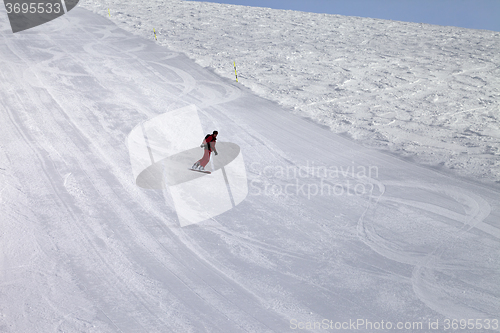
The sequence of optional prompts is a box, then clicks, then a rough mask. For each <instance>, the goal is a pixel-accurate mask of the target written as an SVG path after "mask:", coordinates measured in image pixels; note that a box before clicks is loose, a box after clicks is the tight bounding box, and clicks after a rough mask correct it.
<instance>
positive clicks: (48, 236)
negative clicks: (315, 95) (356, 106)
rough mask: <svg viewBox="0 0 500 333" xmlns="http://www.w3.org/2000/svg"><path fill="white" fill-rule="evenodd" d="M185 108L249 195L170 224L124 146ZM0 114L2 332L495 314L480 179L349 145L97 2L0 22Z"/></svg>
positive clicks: (491, 209) (491, 214)
mask: <svg viewBox="0 0 500 333" xmlns="http://www.w3.org/2000/svg"><path fill="white" fill-rule="evenodd" d="M0 14H2V15H3V14H4V12H1V13H0ZM186 105H195V106H196V107H197V109H198V112H199V114H200V120H201V122H202V125H203V128H204V129H205V130H206V131H209V130H212V129H218V130H219V133H220V137H219V140H221V141H229V142H234V143H236V144H238V145H239V146H240V147H241V152H242V154H243V159H244V161H245V166H246V170H247V176H248V181H249V190H250V192H249V195H248V197H247V199H246V200H245V201H244V202H242V203H241V204H239V205H238V206H237V207H235V208H234V209H232V210H230V211H227V212H226V213H224V214H221V215H219V216H217V217H215V218H212V219H210V220H207V221H205V222H203V223H200V224H196V225H191V226H188V227H184V228H180V227H179V221H178V220H177V215H176V212H175V211H174V209H173V208H172V207H171V205H170V201H169V192H168V189H167V190H165V191H162V190H146V189H141V188H139V187H137V186H136V185H135V179H134V177H133V173H132V167H131V163H130V154H129V153H130V152H129V149H128V148H129V147H127V144H126V142H127V135H128V133H130V132H131V130H132V129H133V128H134V127H135V126H137V125H138V124H141V123H142V122H144V121H146V120H148V119H154V118H155V117H156V116H158V115H162V114H164V113H165V112H169V111H172V110H176V109H178V108H181V107H184V106H186ZM0 122H1V124H2V130H1V131H0V168H1V169H0V230H1V233H0V331H2V332H13V333H14V332H15V333H18V332H26V333H28V332H29V333H31V332H61V331H63V332H205V331H207V332H286V331H293V330H294V328H299V327H310V326H311V325H315V324H314V323H315V322H323V320H326V322H327V323H328V324H329V325H333V326H334V327H335V325H337V323H338V324H340V325H341V326H344V327H346V326H345V323H347V324H349V322H350V321H351V322H355V323H356V324H360V326H357V328H358V331H361V332H371V331H373V328H370V327H369V326H367V325H361V322H360V321H358V320H364V321H370V322H371V323H372V325H373V323H375V325H377V324H378V325H380V324H381V322H382V321H383V322H384V323H386V325H387V322H390V323H391V324H392V325H393V326H392V327H393V328H396V327H397V326H396V325H400V324H398V323H401V325H403V327H404V326H405V325H408V324H409V325H410V326H412V328H409V329H400V330H399V331H404V332H411V331H413V332H421V331H426V330H427V327H428V325H429V322H432V323H435V322H436V321H439V329H438V330H436V331H450V330H446V323H447V322H446V320H451V319H474V323H475V325H477V323H478V322H479V323H480V324H481V325H483V326H484V325H485V323H486V321H487V320H490V322H489V325H490V327H493V325H494V322H492V321H491V320H494V319H498V313H500V301H499V295H500V287H499V285H498V278H499V272H498V267H499V265H500V257H499V251H500V242H499V238H500V231H499V228H500V225H499V221H500V205H499V200H498V198H499V197H500V192H499V191H498V190H496V189H491V188H488V187H486V186H484V185H481V184H478V183H474V182H463V181H461V180H457V179H455V178H454V177H450V176H449V175H446V174H443V173H438V172H434V171H432V170H429V169H427V168H422V167H419V166H418V165H416V164H412V163H408V162H406V161H404V160H401V159H398V158H394V157H391V156H389V155H387V154H384V153H381V152H379V151H377V150H373V149H369V148H367V147H364V146H361V145H358V144H355V143H353V142H352V141H350V140H347V139H345V138H342V137H341V136H337V135H335V134H333V133H332V132H331V130H330V129H329V128H326V127H325V126H319V125H318V124H316V123H314V122H311V121H308V120H306V119H304V118H301V117H299V116H296V115H293V114H291V113H290V112H289V110H284V109H283V108H281V107H280V106H279V105H278V104H277V103H274V102H272V101H269V100H266V99H262V98H259V97H257V96H255V95H254V94H253V93H252V92H251V90H249V89H247V88H245V87H244V86H242V85H241V84H236V83H235V82H234V81H233V80H229V79H224V78H221V77H219V76H218V75H216V74H215V73H214V72H213V71H211V70H208V69H206V68H203V67H201V66H199V65H196V64H195V63H194V62H193V61H191V60H190V59H188V58H187V57H186V56H185V55H183V54H181V53H177V52H175V51H171V50H169V49H167V48H165V47H162V46H159V45H155V42H154V41H148V40H145V39H143V38H140V37H138V36H134V35H132V34H130V33H128V32H126V31H124V30H122V29H120V28H118V27H117V26H116V25H114V24H113V23H112V22H111V21H109V20H108V19H107V18H105V17H102V16H99V15H96V14H93V13H91V12H89V11H87V10H84V9H81V8H76V9H74V10H73V11H71V12H70V13H68V14H67V15H65V16H63V17H61V18H59V19H57V20H55V21H52V22H50V23H48V24H45V25H43V26H40V27H38V28H36V29H31V30H28V31H26V32H23V33H18V34H12V33H11V31H10V27H9V26H8V22H6V21H1V22H0ZM283 170H286V172H282V171H283ZM326 170H327V171H328V172H326V173H325V171H326ZM283 191H285V193H284V192H283ZM330 321H331V324H330ZM299 323H300V324H299ZM323 323H325V322H323ZM448 324H450V325H451V322H448ZM468 324H469V322H468ZM414 325H417V326H414ZM419 325H422V326H419ZM348 326H349V328H348V329H343V331H350V328H351V327H352V326H351V325H348ZM385 327H387V326H385ZM476 327H477V326H475V327H474V328H476ZM307 330H308V331H324V330H322V329H319V328H318V327H317V326H316V329H314V328H309V329H307ZM302 331H304V330H302ZM339 331H342V330H339ZM390 331H398V330H396V329H392V330H390ZM433 331H434V330H433ZM468 331H476V332H483V331H487V330H486V329H484V328H483V329H474V330H472V329H470V328H469V330H468Z"/></svg>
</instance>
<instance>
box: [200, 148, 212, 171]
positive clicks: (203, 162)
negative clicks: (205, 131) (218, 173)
mask: <svg viewBox="0 0 500 333" xmlns="http://www.w3.org/2000/svg"><path fill="white" fill-rule="evenodd" d="M209 161H210V150H208V149H205V153H204V154H203V157H202V158H201V160H199V161H198V162H197V163H198V164H199V165H201V166H202V167H203V168H205V165H207V164H208V162H209Z"/></svg>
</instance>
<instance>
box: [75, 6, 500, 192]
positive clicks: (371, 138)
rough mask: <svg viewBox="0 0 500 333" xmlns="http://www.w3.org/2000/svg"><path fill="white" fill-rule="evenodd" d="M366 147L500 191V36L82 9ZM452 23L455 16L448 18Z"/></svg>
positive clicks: (147, 9)
mask: <svg viewBox="0 0 500 333" xmlns="http://www.w3.org/2000/svg"><path fill="white" fill-rule="evenodd" d="M81 6H85V8H88V9H91V10H93V11H95V12H97V13H99V14H101V15H104V16H106V17H109V18H110V19H111V20H112V21H113V22H115V23H116V24H117V25H118V26H119V27H121V28H123V29H125V30H128V31H131V32H133V33H135V34H137V35H140V36H142V37H144V38H148V39H150V40H154V34H153V29H155V31H156V32H157V34H156V35H157V39H158V41H157V43H158V44H160V45H164V46H167V47H168V48H169V49H170V50H174V51H179V52H183V53H185V54H187V55H188V56H189V57H190V58H191V59H194V60H196V62H197V63H198V64H200V65H202V66H204V67H209V68H211V69H213V70H214V71H215V72H216V73H217V74H219V75H220V76H222V77H226V78H229V79H232V80H234V69H233V62H236V66H237V70H238V78H239V82H240V83H241V84H242V85H244V86H246V87H248V88H250V89H251V90H252V91H253V92H254V93H256V94H258V95H259V96H261V97H264V98H266V99H270V100H273V101H275V102H277V103H279V104H280V105H281V106H283V107H284V108H285V109H287V110H289V111H291V112H294V113H296V114H299V115H301V116H306V117H309V118H311V119H313V120H314V121H315V122H317V123H321V124H323V125H326V126H328V127H329V128H330V129H331V130H332V131H333V132H335V133H343V134H344V135H347V136H349V137H351V138H353V139H355V140H357V141H358V142H361V143H363V144H365V145H367V146H370V147H374V148H378V149H384V150H386V151H390V152H392V153H395V154H397V155H399V156H404V157H406V158H409V159H410V160H413V161H416V162H418V163H422V164H426V165H429V166H434V167H445V168H447V169H450V170H452V171H454V173H455V174H457V175H460V176H462V177H473V178H476V179H480V180H482V181H484V182H486V183H491V182H498V183H500V105H499V103H500V102H499V101H500V32H494V31H487V30H473V29H465V28H458V27H445V26H437V25H429V24H419V23H408V22H398V21H388V20H380V19H370V18H360V17H346V16H340V15H328V14H314V13H304V12H298V11H287V10H274V9H269V8H255V7H247V6H235V5H223V4H215V3H207V2H192V1H180V0H164V1H148V2H147V3H143V2H140V1H135V0H84V1H82V3H81ZM443 15H446V14H444V13H443Z"/></svg>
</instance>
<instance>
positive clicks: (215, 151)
mask: <svg viewBox="0 0 500 333" xmlns="http://www.w3.org/2000/svg"><path fill="white" fill-rule="evenodd" d="M209 144H210V148H211V151H213V152H214V154H215V155H218V153H217V150H216V149H215V141H211V142H209Z"/></svg>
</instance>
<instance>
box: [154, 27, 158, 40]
mask: <svg viewBox="0 0 500 333" xmlns="http://www.w3.org/2000/svg"><path fill="white" fill-rule="evenodd" d="M153 32H154V33H155V39H156V40H158V38H156V30H155V28H153Z"/></svg>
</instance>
